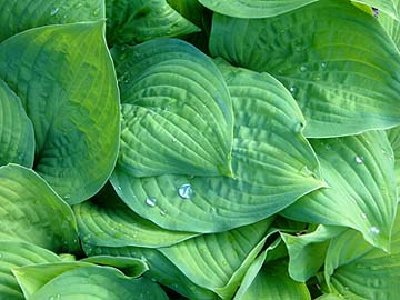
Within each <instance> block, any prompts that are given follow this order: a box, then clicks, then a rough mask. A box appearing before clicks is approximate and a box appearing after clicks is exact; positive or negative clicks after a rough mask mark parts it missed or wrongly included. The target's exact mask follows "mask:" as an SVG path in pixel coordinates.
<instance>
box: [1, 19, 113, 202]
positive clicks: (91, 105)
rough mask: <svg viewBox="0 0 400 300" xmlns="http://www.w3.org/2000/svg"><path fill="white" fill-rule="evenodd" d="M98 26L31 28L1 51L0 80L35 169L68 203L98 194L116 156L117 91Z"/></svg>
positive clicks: (77, 24) (99, 23) (81, 24)
mask: <svg viewBox="0 0 400 300" xmlns="http://www.w3.org/2000/svg"><path fill="white" fill-rule="evenodd" d="M103 25H104V24H103V22H94V23H93V22H87V23H76V24H67V25H54V26H48V27H43V28H37V29H32V30H29V31H26V32H23V33H21V34H19V35H17V36H15V37H12V38H10V39H8V40H6V41H3V42H2V43H1V44H0V78H2V79H3V80H5V81H6V82H7V83H8V85H9V86H10V88H11V89H12V90H13V91H14V92H15V93H16V94H17V95H18V96H19V97H20V98H21V100H22V104H23V106H24V108H25V110H26V111H27V114H28V117H29V118H30V119H31V120H32V123H33V127H34V132H35V140H36V149H35V150H36V152H35V165H34V168H35V170H36V171H37V172H38V173H39V174H40V175H41V176H42V177H43V178H44V179H45V180H46V181H48V182H49V183H50V185H51V186H52V187H53V188H54V189H55V190H56V191H57V192H58V193H59V194H60V196H62V198H64V199H65V200H67V201H68V202H69V203H77V202H80V201H83V200H86V199H88V198H89V197H91V196H92V195H93V194H94V193H96V192H97V191H98V190H99V189H100V188H101V186H102V185H103V184H104V182H105V181H106V180H107V178H108V177H109V175H110V173H111V171H112V169H113V167H114V164H115V160H116V157H117V153H118V146H119V140H118V136H119V126H120V125H119V119H120V116H119V103H118V87H117V83H116V79H115V74H114V70H113V65H112V61H111V59H110V56H109V52H108V50H107V48H106V45H105V43H104V39H103Z"/></svg>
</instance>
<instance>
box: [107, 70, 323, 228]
mask: <svg viewBox="0 0 400 300" xmlns="http://www.w3.org/2000/svg"><path fill="white" fill-rule="evenodd" d="M220 65H221V68H222V70H223V73H224V76H225V77H226V79H227V82H228V85H229V89H230V93H231V95H232V101H233V104H234V105H233V106H234V114H235V116H234V119H235V124H234V143H233V161H232V166H233V171H234V174H235V177H236V178H234V179H229V178H222V177H219V178H213V177H209V178H204V177H194V178H193V177H192V176H184V175H180V176H178V175H177V176H169V175H164V176H160V177H153V178H142V179H135V178H134V177H133V176H130V175H128V174H127V173H126V172H120V171H119V170H118V169H117V171H116V172H114V173H113V175H112V178H111V180H112V182H113V185H114V187H115V189H116V190H117V192H118V194H119V196H120V197H121V198H122V199H123V200H124V201H125V202H126V203H127V204H128V206H129V207H130V208H132V209H133V210H134V211H136V212H138V213H139V214H140V215H141V216H143V217H145V218H147V219H150V220H152V221H153V222H155V223H157V224H158V225H160V226H161V227H164V228H168V229H172V230H188V231H195V232H216V231H223V230H228V229H232V228H235V227H239V226H242V225H245V224H249V223H252V222H256V221H259V220H261V219H264V218H266V217H269V216H271V215H272V214H274V213H276V212H278V211H280V210H281V209H283V208H285V207H287V206H288V205H290V204H291V203H293V202H294V201H295V200H297V199H298V198H299V197H301V196H302V195H304V194H306V193H308V192H310V191H312V190H315V189H318V188H320V187H322V186H323V185H324V183H323V182H322V181H321V180H320V175H319V165H318V162H317V160H316V158H315V155H314V153H313V151H312V149H311V148H310V145H309V144H308V142H307V141H306V140H305V139H304V137H303V136H302V133H301V132H302V129H303V126H304V119H303V117H302V115H301V112H300V111H299V109H298V106H297V105H296V103H295V101H294V100H293V99H292V98H291V96H290V93H289V92H288V91H287V90H286V89H284V88H283V87H282V85H281V84H280V83H279V82H278V81H277V80H275V79H273V78H272V77H271V76H269V75H268V74H266V73H263V74H259V73H256V72H251V71H247V70H244V69H235V68H231V67H229V66H225V67H223V66H222V65H223V63H220ZM153 148H154V147H153ZM182 189H184V190H183V193H182ZM182 197H183V199H182ZM149 201H150V204H151V205H149Z"/></svg>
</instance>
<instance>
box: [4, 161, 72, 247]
mask: <svg viewBox="0 0 400 300" xmlns="http://www.w3.org/2000/svg"><path fill="white" fill-rule="evenodd" d="M0 207H1V208H2V209H1V210H0V228H1V229H0V240H11V239H15V240H21V241H27V242H31V243H33V244H36V245H38V246H40V247H43V248H47V249H50V250H53V251H67V252H73V251H75V250H77V249H78V247H79V244H78V233H77V224H76V220H75V217H74V215H73V212H72V210H71V208H70V207H69V206H68V204H67V203H65V202H64V201H63V200H61V199H60V197H59V196H58V195H57V194H56V193H55V192H54V191H53V190H52V189H51V188H50V187H49V185H48V184H47V183H46V182H45V181H44V180H43V179H42V178H40V177H39V176H38V175H37V174H36V173H35V172H33V171H32V170H29V169H25V168H23V167H20V166H18V165H11V164H10V165H8V166H4V167H0Z"/></svg>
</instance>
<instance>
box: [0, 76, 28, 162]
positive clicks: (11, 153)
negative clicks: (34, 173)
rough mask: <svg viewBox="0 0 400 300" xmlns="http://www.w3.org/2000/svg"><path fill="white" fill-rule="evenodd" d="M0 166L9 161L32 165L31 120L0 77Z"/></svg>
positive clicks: (19, 101)
mask: <svg viewBox="0 0 400 300" xmlns="http://www.w3.org/2000/svg"><path fill="white" fill-rule="evenodd" d="M0 112H1V119H0V144H1V149H0V166H3V165H6V164H8V163H10V162H13V163H18V164H20V165H22V166H25V167H27V168H31V167H32V165H33V151H34V146H35V141H34V138H33V128H32V122H31V121H30V120H29V118H28V116H27V115H26V112H25V110H24V109H23V107H22V104H21V100H20V99H19V97H18V96H17V95H16V94H15V93H14V92H13V91H12V90H11V89H10V88H9V87H8V85H7V83H5V82H4V81H3V80H1V79H0Z"/></svg>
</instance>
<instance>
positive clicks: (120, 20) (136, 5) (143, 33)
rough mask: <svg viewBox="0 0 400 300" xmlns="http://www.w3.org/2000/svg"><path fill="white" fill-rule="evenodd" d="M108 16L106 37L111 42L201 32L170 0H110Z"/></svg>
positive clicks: (143, 39)
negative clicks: (172, 6) (170, 3)
mask: <svg viewBox="0 0 400 300" xmlns="http://www.w3.org/2000/svg"><path fill="white" fill-rule="evenodd" d="M107 19H108V20H109V24H108V25H109V26H108V30H107V40H108V41H109V42H110V43H111V44H117V43H130V44H135V43H140V42H143V41H147V40H151V39H154V38H159V37H178V36H182V35H186V34H189V33H192V32H196V31H199V28H198V27H197V26H196V25H194V24H192V23H191V22H190V21H188V20H186V19H185V18H183V17H182V16H181V14H180V13H179V12H178V11H176V10H174V9H173V8H171V6H170V5H169V4H168V1H167V0H152V1H147V0H107Z"/></svg>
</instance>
